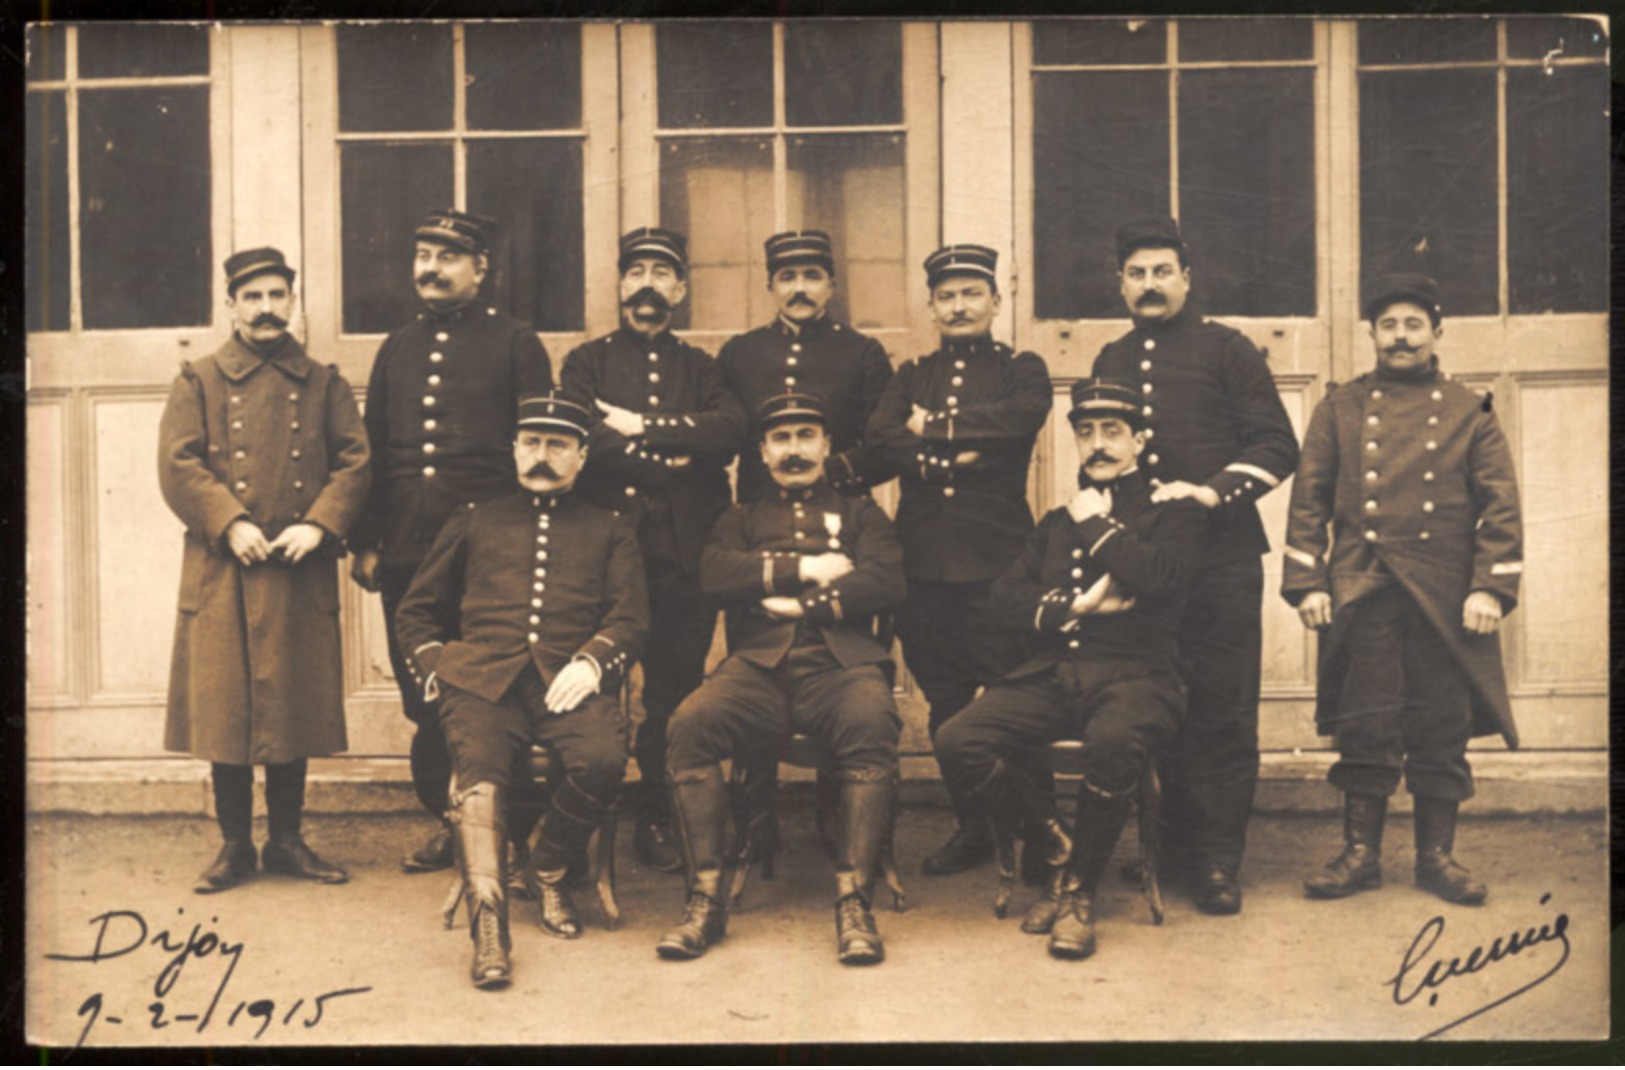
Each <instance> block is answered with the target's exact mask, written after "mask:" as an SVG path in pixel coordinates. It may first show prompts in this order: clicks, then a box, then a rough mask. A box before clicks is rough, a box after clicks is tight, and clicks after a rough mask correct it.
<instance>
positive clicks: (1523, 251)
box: [1359, 18, 1609, 315]
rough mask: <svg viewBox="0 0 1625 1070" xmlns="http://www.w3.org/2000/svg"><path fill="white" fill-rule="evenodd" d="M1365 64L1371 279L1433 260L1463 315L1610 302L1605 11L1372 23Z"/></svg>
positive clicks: (1430, 266)
mask: <svg viewBox="0 0 1625 1070" xmlns="http://www.w3.org/2000/svg"><path fill="white" fill-rule="evenodd" d="M1359 63H1360V73H1359V79H1360V252H1361V262H1362V265H1363V267H1364V271H1363V274H1364V276H1365V278H1366V281H1367V283H1368V284H1369V281H1370V279H1371V278H1372V277H1373V276H1375V275H1377V274H1380V273H1382V272H1385V271H1393V270H1413V271H1416V270H1419V271H1425V272H1426V273H1428V274H1430V275H1432V276H1434V277H1435V278H1436V279H1438V281H1439V288H1440V298H1441V303H1442V304H1443V305H1444V308H1445V311H1446V313H1447V314H1455V315H1499V314H1502V313H1503V312H1506V313H1539V312H1600V311H1602V310H1604V309H1605V308H1606V307H1607V295H1608V207H1607V206H1608V157H1607V146H1608V103H1609V100H1608V94H1609V85H1608V41H1607V38H1606V36H1605V35H1604V33H1603V30H1602V26H1601V24H1600V23H1599V22H1597V21H1595V20H1592V19H1579V18H1509V19H1489V18H1485V19H1477V20H1468V19H1461V18H1452V19H1373V20H1371V21H1368V22H1362V23H1361V24H1360V27H1359Z"/></svg>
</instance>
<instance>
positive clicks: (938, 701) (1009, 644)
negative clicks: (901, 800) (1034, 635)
mask: <svg viewBox="0 0 1625 1070" xmlns="http://www.w3.org/2000/svg"><path fill="white" fill-rule="evenodd" d="M991 586H992V584H991V583H934V582H930V581H924V580H909V581H908V600H907V601H906V602H904V603H903V606H902V608H901V609H899V610H898V611H897V635H898V638H900V639H902V641H903V662H904V664H906V665H907V666H908V671H909V672H910V673H912V674H913V676H914V681H915V683H917V684H919V685H920V691H921V693H923V694H924V695H925V700H926V702H927V703H929V704H930V707H931V712H930V719H929V721H928V723H927V727H928V729H929V730H930V733H931V737H932V738H933V739H935V738H936V734H937V730H938V729H939V728H941V727H942V726H943V725H944V724H946V723H947V722H948V719H949V718H950V717H952V716H953V715H954V714H956V713H958V712H959V711H960V710H961V709H963V708H964V707H965V706H966V705H967V704H968V703H969V702H970V700H971V699H973V698H975V697H976V690H977V688H980V687H986V686H988V685H989V684H991V683H993V681H995V680H997V679H999V677H1001V676H1003V675H1004V674H1005V673H1007V672H1009V671H1010V670H1011V669H1014V668H1015V667H1016V666H1017V665H1019V664H1021V662H1022V661H1023V660H1024V658H1025V657H1026V648H1025V644H1024V643H1023V641H1022V637H1021V636H1019V635H1017V634H1015V633H1013V632H1010V631H1007V630H1005V629H1003V628H993V627H991V626H990V625H989V624H988V614H987V593H988V588H989V587H991Z"/></svg>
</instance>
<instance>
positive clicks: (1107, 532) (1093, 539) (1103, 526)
mask: <svg viewBox="0 0 1625 1070" xmlns="http://www.w3.org/2000/svg"><path fill="white" fill-rule="evenodd" d="M1122 530H1123V525H1122V524H1119V523H1118V522H1117V521H1115V520H1113V519H1112V518H1111V517H1109V516H1106V515H1105V514H1104V513H1102V514H1100V515H1098V516H1092V517H1090V518H1089V519H1087V520H1084V521H1083V522H1081V523H1080V524H1078V528H1077V531H1078V542H1079V543H1080V544H1081V545H1083V546H1086V547H1088V550H1089V556H1090V557H1093V556H1095V554H1096V553H1097V552H1099V550H1100V548H1101V547H1102V546H1104V545H1106V543H1107V542H1109V541H1110V540H1111V538H1112V536H1113V535H1116V534H1117V533H1118V532H1119V531H1122Z"/></svg>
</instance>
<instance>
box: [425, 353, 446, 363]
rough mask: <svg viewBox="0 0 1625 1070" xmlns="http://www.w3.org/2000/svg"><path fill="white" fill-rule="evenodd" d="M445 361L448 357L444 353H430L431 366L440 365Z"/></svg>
mask: <svg viewBox="0 0 1625 1070" xmlns="http://www.w3.org/2000/svg"><path fill="white" fill-rule="evenodd" d="M445 359H446V355H445V354H444V353H430V354H429V363H430V364H439V363H440V362H441V361H443V360H445Z"/></svg>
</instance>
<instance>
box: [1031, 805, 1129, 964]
mask: <svg viewBox="0 0 1625 1070" xmlns="http://www.w3.org/2000/svg"><path fill="white" fill-rule="evenodd" d="M1133 797H1134V796H1133V792H1132V789H1130V790H1128V791H1121V792H1117V793H1115V794H1111V795H1108V794H1106V793H1104V792H1101V791H1099V790H1097V789H1095V788H1094V787H1092V786H1090V784H1089V783H1088V782H1087V781H1085V782H1084V784H1083V785H1082V786H1081V787H1080V788H1079V789H1078V823H1077V827H1076V828H1075V829H1074V830H1073V833H1074V837H1075V839H1074V843H1073V846H1072V858H1071V861H1070V862H1069V863H1068V864H1067V872H1066V877H1065V879H1064V881H1063V883H1062V886H1061V903H1060V910H1059V911H1058V912H1057V914H1056V918H1055V926H1054V928H1053V929H1051V930H1050V935H1049V953H1050V954H1051V955H1054V956H1055V957H1056V958H1061V959H1085V958H1088V957H1089V956H1090V955H1093V954H1094V953H1095V917H1094V896H1095V890H1096V889H1097V888H1099V887H1100V877H1101V874H1103V873H1105V871H1106V864H1107V862H1108V861H1109V860H1110V859H1111V855H1112V848H1114V847H1116V846H1117V838H1118V837H1119V836H1121V835H1122V833H1123V826H1124V824H1126V823H1127V821H1128V814H1129V810H1130V809H1131V807H1132V805H1133V804H1132V800H1133Z"/></svg>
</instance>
